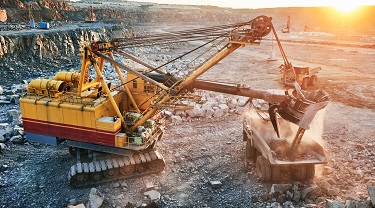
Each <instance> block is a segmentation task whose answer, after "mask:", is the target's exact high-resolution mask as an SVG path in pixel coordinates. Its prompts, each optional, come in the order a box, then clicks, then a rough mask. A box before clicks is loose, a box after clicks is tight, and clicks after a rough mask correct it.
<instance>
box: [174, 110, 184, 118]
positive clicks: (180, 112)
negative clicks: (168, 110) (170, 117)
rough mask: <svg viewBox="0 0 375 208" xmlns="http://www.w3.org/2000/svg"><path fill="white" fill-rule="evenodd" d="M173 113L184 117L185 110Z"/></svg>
mask: <svg viewBox="0 0 375 208" xmlns="http://www.w3.org/2000/svg"><path fill="white" fill-rule="evenodd" d="M175 115H176V116H180V117H181V118H182V117H186V112H185V111H176V112H175Z"/></svg>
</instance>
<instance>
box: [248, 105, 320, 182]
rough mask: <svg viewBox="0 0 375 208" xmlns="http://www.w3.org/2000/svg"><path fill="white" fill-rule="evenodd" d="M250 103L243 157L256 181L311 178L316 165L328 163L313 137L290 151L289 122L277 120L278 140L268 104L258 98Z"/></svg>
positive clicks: (303, 179)
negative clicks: (248, 161) (251, 105)
mask: <svg viewBox="0 0 375 208" xmlns="http://www.w3.org/2000/svg"><path fill="white" fill-rule="evenodd" d="M252 102H253V106H254V107H253V108H252V109H251V110H249V111H248V112H246V113H245V114H244V119H243V141H244V142H246V158H247V159H248V160H252V162H253V163H254V164H255V170H256V173H257V176H258V177H259V179H260V180H261V181H263V182H270V181H274V182H277V181H280V180H290V179H292V180H297V181H305V180H309V179H313V178H314V175H315V165H317V164H325V163H327V159H326V155H325V151H324V148H323V146H322V145H321V144H319V143H318V142H316V140H315V138H308V139H305V140H304V142H303V143H301V145H299V146H298V148H295V149H293V148H292V147H291V146H292V142H291V141H292V137H291V136H292V135H293V126H291V123H289V122H286V121H285V119H283V118H282V117H280V116H278V117H277V118H276V119H277V122H278V123H279V124H280V126H282V127H283V128H281V129H280V130H281V131H283V132H280V137H278V136H277V135H276V132H273V131H272V128H273V127H272V124H271V118H270V116H269V115H270V114H269V113H268V109H269V107H268V103H266V102H265V101H264V100H259V99H255V100H253V101H252Z"/></svg>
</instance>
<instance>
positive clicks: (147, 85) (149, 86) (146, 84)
mask: <svg viewBox="0 0 375 208" xmlns="http://www.w3.org/2000/svg"><path fill="white" fill-rule="evenodd" d="M154 89H155V88H154V86H153V85H152V84H150V83H149V82H147V81H146V80H145V82H144V85H143V92H145V93H153V92H154Z"/></svg>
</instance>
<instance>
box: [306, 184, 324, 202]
mask: <svg viewBox="0 0 375 208" xmlns="http://www.w3.org/2000/svg"><path fill="white" fill-rule="evenodd" d="M321 194H322V191H321V189H320V188H319V187H318V186H316V185H313V186H311V187H308V188H305V189H304V190H302V196H301V197H302V199H307V198H317V197H319V196H320V195H321Z"/></svg>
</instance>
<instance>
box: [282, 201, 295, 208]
mask: <svg viewBox="0 0 375 208" xmlns="http://www.w3.org/2000/svg"><path fill="white" fill-rule="evenodd" d="M283 208H294V205H293V202H291V201H286V202H284V204H283Z"/></svg>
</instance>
